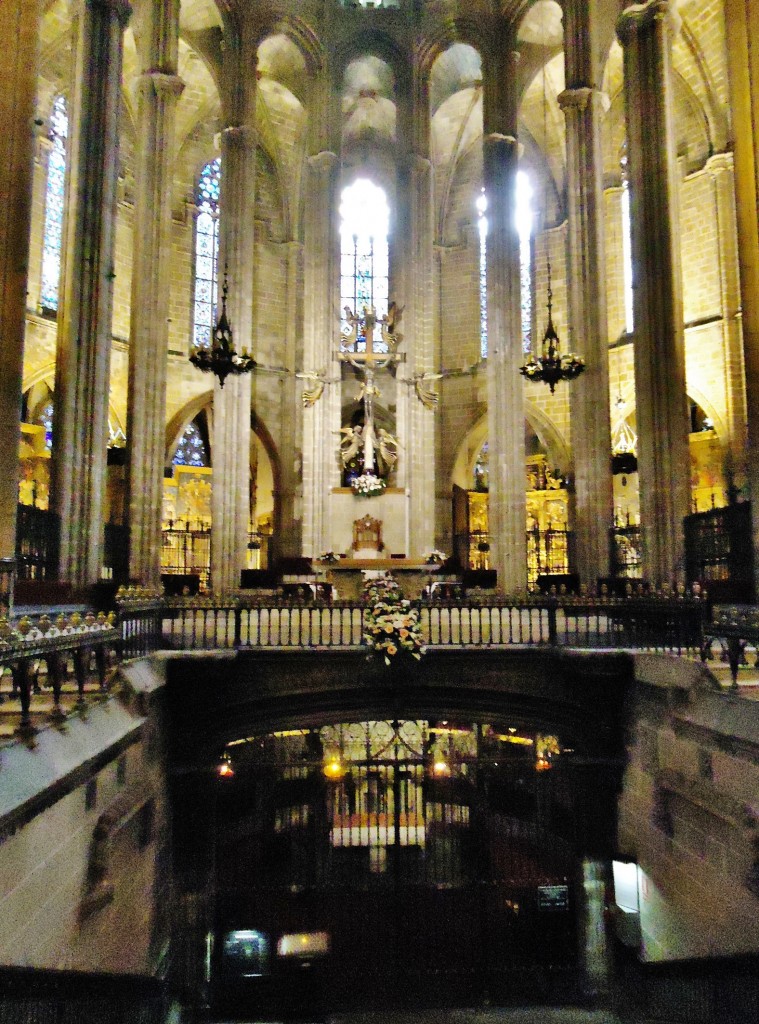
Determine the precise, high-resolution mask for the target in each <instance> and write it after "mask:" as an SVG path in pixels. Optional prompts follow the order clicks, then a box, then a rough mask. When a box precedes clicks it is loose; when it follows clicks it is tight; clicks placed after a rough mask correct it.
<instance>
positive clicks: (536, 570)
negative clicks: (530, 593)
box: [527, 527, 573, 590]
mask: <svg viewBox="0 0 759 1024" xmlns="http://www.w3.org/2000/svg"><path fill="white" fill-rule="evenodd" d="M572 560H573V559H572V531H571V530H566V529H564V528H563V527H561V528H558V529H548V530H528V531H527V586H528V588H529V589H530V590H534V589H535V588H536V587H537V585H538V577H540V576H567V575H569V573H570V572H571V565H572Z"/></svg>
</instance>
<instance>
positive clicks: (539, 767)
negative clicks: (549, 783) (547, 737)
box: [535, 757, 551, 772]
mask: <svg viewBox="0 0 759 1024" xmlns="http://www.w3.org/2000/svg"><path fill="white" fill-rule="evenodd" d="M550 767H551V762H550V761H547V760H546V758H544V757H539V758H538V759H537V761H536V762H535V771H536V772H547V771H548V769H549V768H550Z"/></svg>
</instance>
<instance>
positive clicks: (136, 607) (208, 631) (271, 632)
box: [121, 597, 707, 657]
mask: <svg viewBox="0 0 759 1024" xmlns="http://www.w3.org/2000/svg"><path fill="white" fill-rule="evenodd" d="M412 605H413V607H415V608H416V609H418V614H419V622H420V626H421V629H422V633H423V635H424V637H425V638H426V642H427V644H428V645H430V646H434V647H437V646H440V647H461V646H465V647H469V646H472V647H474V646H476V647H509V646H514V645H522V646H562V647H580V648H595V649H603V648H606V649H620V648H622V649H624V648H631V649H646V650H660V651H668V652H673V653H677V654H683V653H690V654H698V653H700V651H701V647H702V642H703V639H702V638H703V627H704V616H705V612H706V608H707V606H706V604H705V603H704V602H701V601H697V600H690V599H688V600H686V599H674V598H672V597H663V598H657V597H637V598H629V599H615V598H607V599H605V600H601V599H598V600H591V599H588V598H586V597H578V598H571V597H564V598H551V597H540V598H537V597H536V598H532V599H527V600H521V601H520V600H508V599H505V598H503V599H487V600H485V599H482V600H477V601H474V600H467V599H462V600H456V601H440V600H435V601H416V602H412ZM365 614H366V606H365V605H363V604H362V603H360V602H356V601H333V602H326V601H321V600H318V599H315V600H313V601H310V602H308V603H306V602H302V601H300V602H299V601H295V600H287V599H272V598H266V599H262V600H255V599H246V600H244V601H229V602H221V601H213V600H210V599H209V600H202V599H201V600H192V599H183V598H174V599H171V598H168V599H164V600H160V601H143V602H137V603H132V602H129V601H127V602H126V603H124V604H123V605H122V609H121V627H122V642H123V650H124V654H125V656H127V657H129V656H136V655H140V654H147V653H149V652H151V651H155V650H157V649H160V648H165V649H173V650H178V649H179V650H218V649H231V648H232V649H233V648H246V647H251V648H252V647H255V648H280V649H308V648H311V649H313V648H316V649H329V648H346V647H358V646H361V645H362V644H363V642H364V617H365Z"/></svg>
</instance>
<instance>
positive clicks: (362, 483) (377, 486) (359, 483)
mask: <svg viewBox="0 0 759 1024" xmlns="http://www.w3.org/2000/svg"><path fill="white" fill-rule="evenodd" d="M386 486H387V484H386V483H385V481H384V480H383V479H382V477H379V476H375V474H374V473H362V474H361V476H354V478H353V479H352V480H351V490H352V491H353V493H354V494H356V495H358V497H359V498H373V497H375V496H376V495H378V494H382V492H383V491H384V490H385V487H386Z"/></svg>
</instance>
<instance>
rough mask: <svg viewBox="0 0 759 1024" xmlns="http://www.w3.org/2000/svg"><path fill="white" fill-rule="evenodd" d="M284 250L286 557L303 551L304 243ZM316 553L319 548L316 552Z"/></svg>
mask: <svg viewBox="0 0 759 1024" xmlns="http://www.w3.org/2000/svg"><path fill="white" fill-rule="evenodd" d="M286 251H287V320H286V326H285V357H284V368H285V371H286V373H285V374H284V375H283V376H282V377H280V378H279V382H278V386H279V422H280V425H281V436H282V443H281V446H280V455H281V459H280V467H279V488H278V493H277V512H278V515H277V522H276V525H275V534H276V536H277V539H278V544H277V550H278V552H279V553H280V554H282V555H286V556H289V557H292V556H295V555H300V554H301V553H302V542H303V536H302V527H303V502H302V499H301V493H300V491H301V486H300V484H301V464H302V461H303V452H302V447H301V445H302V441H301V438H302V432H301V421H302V412H301V398H300V394H299V391H300V388H299V385H300V383H301V381H300V380H298V379H296V377H295V370H296V349H297V344H298V333H299V327H300V322H301V321H300V313H301V296H302V288H303V285H302V282H303V273H302V265H303V246H302V245H301V243H300V242H288V243H287V246H286ZM317 554H318V552H317Z"/></svg>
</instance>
